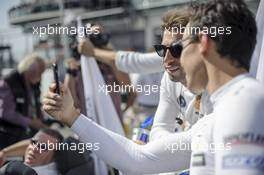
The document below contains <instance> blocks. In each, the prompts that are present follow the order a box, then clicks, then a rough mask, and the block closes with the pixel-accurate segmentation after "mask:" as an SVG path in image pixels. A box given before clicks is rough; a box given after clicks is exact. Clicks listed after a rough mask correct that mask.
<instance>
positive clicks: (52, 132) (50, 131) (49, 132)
mask: <svg viewBox="0 0 264 175" xmlns="http://www.w3.org/2000/svg"><path fill="white" fill-rule="evenodd" d="M40 132H43V133H45V134H47V135H50V136H51V137H54V138H55V139H56V140H57V141H58V142H59V143H61V142H62V141H63V136H62V135H61V134H60V133H59V132H58V131H56V130H54V129H49V128H46V129H41V130H40Z"/></svg>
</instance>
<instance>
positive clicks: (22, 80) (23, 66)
mask: <svg viewBox="0 0 264 175" xmlns="http://www.w3.org/2000/svg"><path fill="white" fill-rule="evenodd" d="M45 67H46V66H45V62H44V60H43V59H42V58H41V57H39V56H38V55H36V54H30V55H27V56H26V57H25V58H24V59H22V60H21V61H20V62H19V64H18V67H17V69H16V70H14V71H12V72H11V73H10V74H8V75H7V76H6V77H4V78H3V79H2V80H0V140H1V142H0V149H1V148H4V147H6V146H8V145H11V144H13V143H16V142H18V141H20V140H23V139H26V138H30V137H32V136H33V135H34V134H35V132H36V131H37V130H39V129H41V128H46V127H47V125H45V124H44V123H43V122H42V111H41V103H40V99H39V98H40V87H39V86H40V81H41V75H42V73H43V72H44V70H45Z"/></svg>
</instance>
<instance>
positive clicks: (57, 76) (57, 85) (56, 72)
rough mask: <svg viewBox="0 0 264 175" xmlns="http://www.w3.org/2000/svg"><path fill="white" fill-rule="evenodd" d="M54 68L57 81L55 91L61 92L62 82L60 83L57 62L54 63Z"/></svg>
mask: <svg viewBox="0 0 264 175" xmlns="http://www.w3.org/2000/svg"><path fill="white" fill-rule="evenodd" d="M52 68H53V75H54V80H55V83H56V89H55V93H57V94H60V84H59V75H58V65H57V64H56V63H54V64H52Z"/></svg>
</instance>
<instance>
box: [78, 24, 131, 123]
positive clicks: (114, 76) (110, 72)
mask: <svg viewBox="0 0 264 175" xmlns="http://www.w3.org/2000/svg"><path fill="white" fill-rule="evenodd" d="M91 30H92V31H93V33H92V34H90V35H89V36H88V37H89V38H90V40H91V42H93V44H94V45H95V46H96V47H98V48H101V49H104V50H109V51H111V50H113V49H112V46H111V43H110V34H109V33H107V32H106V31H105V29H104V28H103V26H102V25H100V24H93V25H92V27H91ZM80 53H81V52H80ZM86 56H88V55H86ZM97 63H98V67H99V69H100V71H101V73H102V75H103V78H104V80H105V83H106V85H107V86H112V87H114V86H115V85H131V81H130V78H129V76H128V74H126V73H124V72H121V71H119V70H118V69H117V68H116V67H115V66H112V65H109V64H106V63H104V62H102V61H101V60H97ZM121 93H122V92H118V91H111V92H110V96H111V98H112V101H113V103H114V106H115V109H116V111H117V113H118V115H119V118H120V121H121V123H122V124H123V119H122V116H123V114H122V110H121ZM135 97H136V93H135V92H128V96H127V101H126V107H125V109H124V111H125V110H126V109H128V108H129V107H130V106H131V105H132V104H133V102H134V99H135Z"/></svg>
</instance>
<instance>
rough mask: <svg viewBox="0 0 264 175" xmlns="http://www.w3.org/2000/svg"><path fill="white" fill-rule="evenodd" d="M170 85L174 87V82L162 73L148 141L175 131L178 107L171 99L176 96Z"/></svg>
mask: <svg viewBox="0 0 264 175" xmlns="http://www.w3.org/2000/svg"><path fill="white" fill-rule="evenodd" d="M171 87H173V88H176V87H177V86H176V83H175V82H172V81H171V80H170V79H169V77H168V75H167V73H164V75H163V77H162V80H161V86H160V101H159V105H158V108H157V111H156V113H155V116H154V122H153V125H152V129H151V132H150V141H153V140H156V139H160V138H161V137H164V136H166V135H168V134H174V133H175V127H176V124H175V123H176V120H175V119H176V117H177V116H178V114H179V111H180V109H179V106H178V104H177V103H175V100H173V99H172V98H176V95H175V94H173V93H175V89H174V90H172V89H171Z"/></svg>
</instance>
